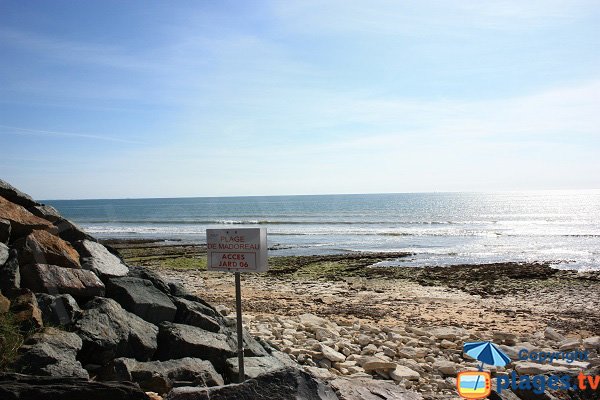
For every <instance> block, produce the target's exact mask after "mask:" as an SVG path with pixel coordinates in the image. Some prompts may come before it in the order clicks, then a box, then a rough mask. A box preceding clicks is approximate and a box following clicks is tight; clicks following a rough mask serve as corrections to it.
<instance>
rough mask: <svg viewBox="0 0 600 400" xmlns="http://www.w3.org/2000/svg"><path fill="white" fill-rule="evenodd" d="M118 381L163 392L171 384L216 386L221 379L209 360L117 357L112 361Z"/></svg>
mask: <svg viewBox="0 0 600 400" xmlns="http://www.w3.org/2000/svg"><path fill="white" fill-rule="evenodd" d="M114 368H115V372H116V377H117V379H118V380H124V381H131V382H136V383H137V384H139V385H140V387H141V388H142V389H144V390H146V391H149V392H155V393H158V394H165V393H167V392H168V391H170V390H171V389H172V388H173V386H175V385H178V386H202V387H207V386H220V385H223V384H224V382H223V378H222V377H221V375H219V374H218V373H217V371H215V369H214V367H213V365H212V364H211V363H210V362H209V361H205V360H202V359H199V358H190V357H186V358H182V359H178V360H169V361H162V362H161V361H149V362H139V361H136V360H133V359H131V358H118V359H116V360H115V362H114Z"/></svg>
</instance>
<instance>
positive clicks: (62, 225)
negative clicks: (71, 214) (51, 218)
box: [54, 218, 97, 243]
mask: <svg viewBox="0 0 600 400" xmlns="http://www.w3.org/2000/svg"><path fill="white" fill-rule="evenodd" d="M54 225H55V226H56V228H57V229H58V236H60V238H61V239H63V240H66V241H67V242H69V243H75V242H77V241H80V240H89V241H91V242H96V241H97V240H96V239H94V238H93V237H91V236H90V235H88V234H87V233H85V232H84V231H83V229H81V228H80V227H78V226H77V225H75V224H74V223H73V222H71V221H69V220H66V219H64V218H60V219H59V220H57V221H56V222H54Z"/></svg>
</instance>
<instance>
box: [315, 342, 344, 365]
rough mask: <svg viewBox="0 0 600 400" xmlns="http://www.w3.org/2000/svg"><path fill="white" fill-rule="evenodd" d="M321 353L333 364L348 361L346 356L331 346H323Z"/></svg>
mask: <svg viewBox="0 0 600 400" xmlns="http://www.w3.org/2000/svg"><path fill="white" fill-rule="evenodd" d="M321 353H323V357H325V358H326V359H328V360H329V361H331V362H344V361H346V356H345V355H343V354H342V353H340V352H338V351H335V350H334V349H332V348H331V347H329V346H326V345H324V344H321Z"/></svg>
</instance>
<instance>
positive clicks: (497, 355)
mask: <svg viewBox="0 0 600 400" xmlns="http://www.w3.org/2000/svg"><path fill="white" fill-rule="evenodd" d="M463 351H464V352H465V354H467V355H468V356H469V357H473V358H474V359H476V360H477V361H481V366H480V367H479V370H482V369H483V364H490V365H495V366H498V367H504V366H505V365H506V364H508V363H510V358H508V356H507V355H506V354H504V353H503V352H502V350H500V349H499V348H498V346H496V345H495V344H494V343H492V342H467V343H465V344H464V346H463Z"/></svg>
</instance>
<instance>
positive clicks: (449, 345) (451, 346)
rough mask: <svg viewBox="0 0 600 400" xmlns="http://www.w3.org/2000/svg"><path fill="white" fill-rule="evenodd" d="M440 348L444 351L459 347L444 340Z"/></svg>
mask: <svg viewBox="0 0 600 400" xmlns="http://www.w3.org/2000/svg"><path fill="white" fill-rule="evenodd" d="M440 347H441V348H442V349H455V348H456V347H457V344H456V343H454V342H451V341H449V340H447V339H442V341H441V342H440Z"/></svg>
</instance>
